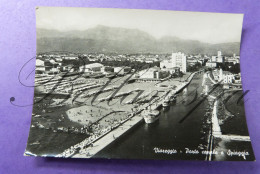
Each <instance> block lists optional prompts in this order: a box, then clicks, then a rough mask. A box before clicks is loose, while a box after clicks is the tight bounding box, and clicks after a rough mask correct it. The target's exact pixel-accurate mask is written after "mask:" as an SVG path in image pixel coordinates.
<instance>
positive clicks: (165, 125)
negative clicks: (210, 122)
mask: <svg viewBox="0 0 260 174" xmlns="http://www.w3.org/2000/svg"><path fill="white" fill-rule="evenodd" d="M201 84H202V75H201V74H199V75H196V76H195V77H194V79H193V80H192V81H191V83H190V85H188V87H187V88H185V89H184V90H183V91H182V92H181V93H179V95H178V97H177V100H176V102H175V103H172V104H171V106H170V107H169V108H168V109H166V110H164V109H162V110H161V114H160V116H159V120H158V121H156V122H154V123H153V124H145V123H144V124H141V125H140V126H138V127H136V128H135V129H134V130H133V131H131V132H130V133H129V134H127V135H125V136H123V137H122V138H120V139H119V140H117V141H115V142H113V143H112V144H111V145H109V146H107V147H106V148H104V149H103V150H102V151H100V152H99V153H98V154H96V155H95V156H94V157H97V158H99V157H105V158H143V159H153V158H156V159H190V160H192V159H198V160H204V159H205V155H201V154H186V153H185V152H186V150H187V149H185V148H189V149H190V150H195V149H198V146H200V145H205V146H206V144H207V143H206V141H207V140H206V135H205V133H204V132H203V131H202V130H203V125H204V123H203V121H205V118H204V115H205V113H206V107H207V106H208V101H207V100H205V101H204V102H202V103H201V104H200V105H199V106H198V107H197V108H196V109H195V110H194V111H193V112H192V113H191V114H190V115H189V116H187V117H186V119H185V120H184V121H183V122H182V123H180V120H182V119H183V118H184V117H185V116H186V114H187V113H188V112H189V111H190V110H192V109H193V108H194V107H195V106H196V104H198V103H199V102H200V101H201V99H197V100H195V101H194V102H192V101H193V99H194V97H195V96H196V92H195V91H196V90H197V94H198V96H200V94H201V92H202V86H201ZM190 102H192V103H190ZM189 103H190V104H189ZM154 148H160V149H172V150H173V149H174V150H177V151H178V153H177V154H171V155H169V154H162V153H159V154H158V153H155V151H154Z"/></svg>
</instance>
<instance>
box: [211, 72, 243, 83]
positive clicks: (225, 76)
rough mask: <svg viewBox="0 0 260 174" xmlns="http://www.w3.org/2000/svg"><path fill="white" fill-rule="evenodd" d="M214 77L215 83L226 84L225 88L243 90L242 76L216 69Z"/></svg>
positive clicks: (213, 73)
mask: <svg viewBox="0 0 260 174" xmlns="http://www.w3.org/2000/svg"><path fill="white" fill-rule="evenodd" d="M212 75H213V78H214V80H215V81H217V82H221V83H223V84H224V88H230V87H231V86H232V87H236V88H242V84H241V74H240V73H238V74H233V73H231V72H229V71H223V70H222V69H215V70H213V71H212Z"/></svg>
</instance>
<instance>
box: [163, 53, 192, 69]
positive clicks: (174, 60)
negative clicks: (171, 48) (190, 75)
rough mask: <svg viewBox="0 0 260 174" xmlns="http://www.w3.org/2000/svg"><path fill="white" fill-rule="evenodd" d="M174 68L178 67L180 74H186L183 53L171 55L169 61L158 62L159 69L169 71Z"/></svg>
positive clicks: (185, 59)
mask: <svg viewBox="0 0 260 174" xmlns="http://www.w3.org/2000/svg"><path fill="white" fill-rule="evenodd" d="M174 67H179V68H180V71H181V72H183V73H186V71H187V58H186V55H185V54H184V53H181V52H178V53H172V57H171V60H163V61H161V62H160V68H161V69H169V68H174Z"/></svg>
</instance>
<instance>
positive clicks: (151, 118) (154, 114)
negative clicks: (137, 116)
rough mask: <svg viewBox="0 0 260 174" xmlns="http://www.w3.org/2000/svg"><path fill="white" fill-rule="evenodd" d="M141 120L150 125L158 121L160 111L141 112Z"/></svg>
mask: <svg viewBox="0 0 260 174" xmlns="http://www.w3.org/2000/svg"><path fill="white" fill-rule="evenodd" d="M142 114H143V118H144V121H145V123H147V124H150V123H153V122H155V121H156V120H158V119H159V114H160V111H158V110H145V111H143V113H142Z"/></svg>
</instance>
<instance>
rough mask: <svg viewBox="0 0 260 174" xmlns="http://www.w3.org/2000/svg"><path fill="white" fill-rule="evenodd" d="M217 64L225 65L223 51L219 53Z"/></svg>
mask: <svg viewBox="0 0 260 174" xmlns="http://www.w3.org/2000/svg"><path fill="white" fill-rule="evenodd" d="M217 62H218V63H223V62H224V61H223V56H222V53H221V51H218V57H217Z"/></svg>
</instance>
